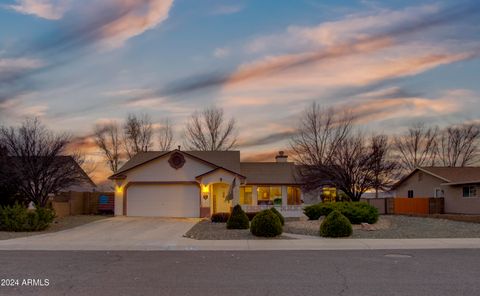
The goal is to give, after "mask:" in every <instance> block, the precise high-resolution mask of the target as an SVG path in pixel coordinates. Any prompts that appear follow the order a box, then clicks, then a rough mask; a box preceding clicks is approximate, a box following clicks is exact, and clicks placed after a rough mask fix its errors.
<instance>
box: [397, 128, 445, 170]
mask: <svg viewBox="0 0 480 296" xmlns="http://www.w3.org/2000/svg"><path fill="white" fill-rule="evenodd" d="M437 135H438V128H437V127H427V126H425V124H423V123H419V124H415V125H413V126H412V127H410V128H409V129H408V131H407V133H406V134H404V135H402V136H398V137H396V138H395V139H394V147H395V150H396V152H397V153H398V155H399V160H400V165H401V167H402V168H403V170H404V172H407V171H411V170H414V169H415V168H417V167H421V166H433V165H435V159H436V157H437V151H438V145H437Z"/></svg>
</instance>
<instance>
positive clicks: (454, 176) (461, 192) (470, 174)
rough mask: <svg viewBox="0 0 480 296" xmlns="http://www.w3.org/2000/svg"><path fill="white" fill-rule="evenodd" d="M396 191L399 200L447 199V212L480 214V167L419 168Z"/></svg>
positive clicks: (401, 182)
mask: <svg viewBox="0 0 480 296" xmlns="http://www.w3.org/2000/svg"><path fill="white" fill-rule="evenodd" d="M393 191H394V196H395V197H408V198H418V197H434V198H442V197H443V198H444V200H445V213H455V214H480V167H419V168H417V169H415V170H413V171H412V172H411V173H410V174H408V175H407V176H406V177H404V178H403V179H402V180H400V181H399V182H398V183H397V184H396V185H395V186H394V187H393Z"/></svg>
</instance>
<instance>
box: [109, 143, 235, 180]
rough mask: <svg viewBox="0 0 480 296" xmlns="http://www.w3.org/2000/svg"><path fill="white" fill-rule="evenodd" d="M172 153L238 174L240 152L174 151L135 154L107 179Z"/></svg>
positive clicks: (121, 175) (120, 175) (119, 175)
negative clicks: (181, 154)
mask: <svg viewBox="0 0 480 296" xmlns="http://www.w3.org/2000/svg"><path fill="white" fill-rule="evenodd" d="M173 152H180V153H183V154H185V155H187V156H190V157H192V158H195V159H198V160H200V161H203V162H205V163H207V164H209V165H211V166H212V167H214V168H224V169H226V170H229V171H232V172H234V173H237V174H240V151H181V150H178V149H175V150H172V151H148V152H140V153H137V154H136V155H135V156H134V157H132V158H131V159H130V160H129V161H127V162H126V163H125V164H124V165H123V166H122V167H121V168H120V169H119V170H118V171H117V172H116V173H115V174H113V175H112V176H110V177H109V178H110V179H115V178H118V177H123V174H124V173H125V172H127V171H129V170H131V169H133V168H136V167H138V166H140V165H143V164H145V163H147V162H150V161H152V160H155V159H158V158H160V157H163V156H166V155H168V154H170V153H173Z"/></svg>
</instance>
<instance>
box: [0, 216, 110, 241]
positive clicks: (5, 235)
mask: <svg viewBox="0 0 480 296" xmlns="http://www.w3.org/2000/svg"><path fill="white" fill-rule="evenodd" d="M110 217H111V216H99V215H79V216H67V217H63V218H57V219H55V221H53V223H52V225H50V227H48V228H47V229H46V230H44V231H33V232H9V231H0V240H5V239H12V238H19V237H25V236H32V235H39V234H45V233H50V232H57V231H61V230H65V229H69V228H73V227H77V226H80V225H83V224H87V223H90V222H94V221H97V220H101V219H105V218H110Z"/></svg>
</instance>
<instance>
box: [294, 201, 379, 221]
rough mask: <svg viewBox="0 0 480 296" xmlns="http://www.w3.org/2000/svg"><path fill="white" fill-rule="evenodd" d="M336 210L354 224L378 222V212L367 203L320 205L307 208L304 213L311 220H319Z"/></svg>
mask: <svg viewBox="0 0 480 296" xmlns="http://www.w3.org/2000/svg"><path fill="white" fill-rule="evenodd" d="M334 210H337V211H339V212H340V213H341V214H342V215H344V216H345V217H347V219H348V220H350V223H352V224H360V223H369V224H373V223H375V222H377V221H378V210H377V209H376V208H375V207H373V206H371V205H369V204H368V203H365V202H335V203H319V204H316V205H311V206H308V207H305V208H304V210H303V212H304V214H305V215H306V216H307V217H308V218H309V219H310V220H318V219H319V218H320V217H321V216H328V215H329V214H330V213H331V212H332V211H334Z"/></svg>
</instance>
